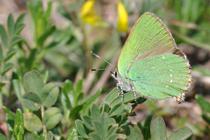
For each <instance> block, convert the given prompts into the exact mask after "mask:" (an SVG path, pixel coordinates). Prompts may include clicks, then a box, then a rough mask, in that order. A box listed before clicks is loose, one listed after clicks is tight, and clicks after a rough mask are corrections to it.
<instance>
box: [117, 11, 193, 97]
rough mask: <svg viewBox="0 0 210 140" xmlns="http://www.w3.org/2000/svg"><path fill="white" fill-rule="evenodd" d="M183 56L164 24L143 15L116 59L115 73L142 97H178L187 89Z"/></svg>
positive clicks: (150, 15) (187, 80)
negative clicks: (117, 72) (116, 68)
mask: <svg viewBox="0 0 210 140" xmlns="http://www.w3.org/2000/svg"><path fill="white" fill-rule="evenodd" d="M189 67H190V66H189V64H188V61H187V59H186V57H185V55H184V54H183V53H182V52H181V51H180V50H178V48H176V43H175V41H174V39H173V37H172V35H171V33H170V32H169V30H168V29H167V27H166V25H165V24H164V23H163V22H162V21H161V20H160V19H159V18H158V17H156V16H155V15H154V14H152V13H148V12H147V13H145V14H143V15H142V16H141V17H140V19H139V20H138V21H137V23H136V24H135V25H134V27H133V29H132V32H131V34H130V36H129V37H128V39H127V41H126V43H125V45H124V47H123V49H122V51H121V54H120V57H119V60H118V71H119V74H120V75H121V76H122V77H123V78H124V79H129V81H130V82H131V83H132V84H133V87H134V90H135V91H137V92H138V93H140V94H141V95H143V96H145V97H152V98H156V99H163V98H167V97H171V96H176V97H178V96H181V95H182V93H184V92H185V90H186V89H187V88H188V87H189V81H190V80H191V76H190V69H189Z"/></svg>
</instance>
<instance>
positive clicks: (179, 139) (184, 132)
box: [168, 127, 192, 140]
mask: <svg viewBox="0 0 210 140" xmlns="http://www.w3.org/2000/svg"><path fill="white" fill-rule="evenodd" d="M191 135H192V131H191V130H190V129H189V128H187V127H185V128H181V129H179V130H177V131H175V132H173V133H172V134H171V135H170V136H169V138H168V140H186V139H187V138H189V137H190V136H191Z"/></svg>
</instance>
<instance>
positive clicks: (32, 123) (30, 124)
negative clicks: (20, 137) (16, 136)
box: [24, 112, 42, 132]
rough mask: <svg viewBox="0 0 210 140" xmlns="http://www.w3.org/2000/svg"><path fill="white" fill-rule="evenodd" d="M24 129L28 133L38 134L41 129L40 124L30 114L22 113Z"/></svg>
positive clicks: (38, 120) (37, 118)
mask: <svg viewBox="0 0 210 140" xmlns="http://www.w3.org/2000/svg"><path fill="white" fill-rule="evenodd" d="M24 127H25V128H26V129H27V130H28V131H30V132H39V131H40V130H41V129H42V122H41V120H40V119H39V117H37V116H36V115H35V114H33V113H32V112H25V113H24Z"/></svg>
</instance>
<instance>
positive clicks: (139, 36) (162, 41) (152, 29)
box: [118, 12, 176, 77]
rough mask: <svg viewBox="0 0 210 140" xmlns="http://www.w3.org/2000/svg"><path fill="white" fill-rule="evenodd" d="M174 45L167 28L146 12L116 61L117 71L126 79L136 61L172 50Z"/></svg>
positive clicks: (135, 26)
mask: <svg viewBox="0 0 210 140" xmlns="http://www.w3.org/2000/svg"><path fill="white" fill-rule="evenodd" d="M175 46H176V44H175V41H174V39H173V37H172V35H171V33H170V32H169V31H168V29H167V27H166V26H165V25H164V24H163V23H162V22H161V20H160V19H159V18H158V17H156V16H155V15H154V14H152V13H149V12H146V13H145V14H143V15H142V16H141V17H140V18H139V20H138V21H137V22H136V24H135V25H134V27H133V28H132V30H131V33H130V35H129V37H128V39H127V41H126V43H125V45H124V47H123V49H122V51H121V54H120V57H119V59H118V71H119V73H120V75H121V76H123V77H126V75H127V73H128V71H129V68H130V66H131V65H132V63H133V62H135V61H136V60H137V59H139V60H140V59H143V58H145V57H149V56H151V55H158V54H162V53H165V52H170V51H172V50H174V48H175Z"/></svg>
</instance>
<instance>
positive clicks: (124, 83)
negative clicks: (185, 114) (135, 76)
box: [111, 71, 133, 93]
mask: <svg viewBox="0 0 210 140" xmlns="http://www.w3.org/2000/svg"><path fill="white" fill-rule="evenodd" d="M111 76H112V77H113V78H114V79H115V80H116V81H117V88H118V89H119V90H120V91H121V92H123V93H126V92H129V91H133V85H132V84H131V82H130V81H129V80H127V79H124V78H123V77H121V76H120V74H119V73H118V72H116V71H114V72H112V73H111Z"/></svg>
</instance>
